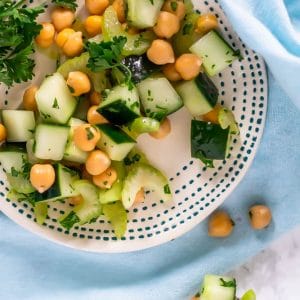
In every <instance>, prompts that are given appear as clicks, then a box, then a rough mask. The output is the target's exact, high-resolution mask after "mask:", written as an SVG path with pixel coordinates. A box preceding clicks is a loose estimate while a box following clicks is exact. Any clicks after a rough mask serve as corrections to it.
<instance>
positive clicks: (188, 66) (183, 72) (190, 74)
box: [175, 53, 202, 80]
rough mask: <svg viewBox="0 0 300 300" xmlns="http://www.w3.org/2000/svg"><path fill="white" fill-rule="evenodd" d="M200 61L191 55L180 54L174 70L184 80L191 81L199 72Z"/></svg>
mask: <svg viewBox="0 0 300 300" xmlns="http://www.w3.org/2000/svg"><path fill="white" fill-rule="evenodd" d="M201 65H202V61H201V59H200V58H199V57H198V56H197V55H195V54H192V53H186V54H182V55H181V56H180V57H178V58H177V60H176V62H175V69H176V71H177V72H178V73H179V74H180V76H181V77H182V78H183V79H184V80H192V79H194V78H195V77H197V76H198V75H199V73H200V71H201Z"/></svg>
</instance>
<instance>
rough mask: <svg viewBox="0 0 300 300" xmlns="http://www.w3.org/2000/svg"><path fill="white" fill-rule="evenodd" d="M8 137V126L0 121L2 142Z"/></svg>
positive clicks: (0, 138)
mask: <svg viewBox="0 0 300 300" xmlns="http://www.w3.org/2000/svg"><path fill="white" fill-rule="evenodd" d="M6 137H7V132H6V128H5V126H4V125H3V124H1V123H0V143H2V142H4V141H5V140H6Z"/></svg>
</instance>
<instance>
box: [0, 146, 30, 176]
mask: <svg viewBox="0 0 300 300" xmlns="http://www.w3.org/2000/svg"><path fill="white" fill-rule="evenodd" d="M27 161H28V158H27V153H26V149H25V148H23V147H18V146H14V145H3V146H1V147H0V162H1V165H2V168H3V169H4V171H5V172H6V173H11V169H12V168H14V169H15V170H16V171H17V172H21V171H22V169H23V166H24V162H27Z"/></svg>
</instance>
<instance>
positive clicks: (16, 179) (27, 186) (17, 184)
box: [6, 173, 35, 194]
mask: <svg viewBox="0 0 300 300" xmlns="http://www.w3.org/2000/svg"><path fill="white" fill-rule="evenodd" d="M6 177H7V180H8V182H9V184H10V186H11V187H12V188H13V189H14V190H15V191H16V192H17V193H21V194H31V193H33V192H35V188H34V187H33V186H32V184H31V183H30V180H29V178H24V177H23V176H22V174H18V175H14V176H13V175H12V174H11V173H6Z"/></svg>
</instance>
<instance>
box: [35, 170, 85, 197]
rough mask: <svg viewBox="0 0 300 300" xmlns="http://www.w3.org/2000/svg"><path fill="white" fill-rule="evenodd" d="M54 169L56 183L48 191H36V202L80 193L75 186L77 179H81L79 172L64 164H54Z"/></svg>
mask: <svg viewBox="0 0 300 300" xmlns="http://www.w3.org/2000/svg"><path fill="white" fill-rule="evenodd" d="M54 169H55V182H54V184H53V185H52V187H51V188H50V189H49V190H47V191H46V192H44V193H42V194H40V193H36V202H45V201H46V202H50V201H56V200H59V199H64V198H69V197H74V196H78V195H79V192H78V191H77V190H76V189H75V186H74V183H75V181H77V180H78V179H79V174H78V172H77V171H74V170H72V169H70V168H67V167H65V166H64V165H62V164H56V165H54Z"/></svg>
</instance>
